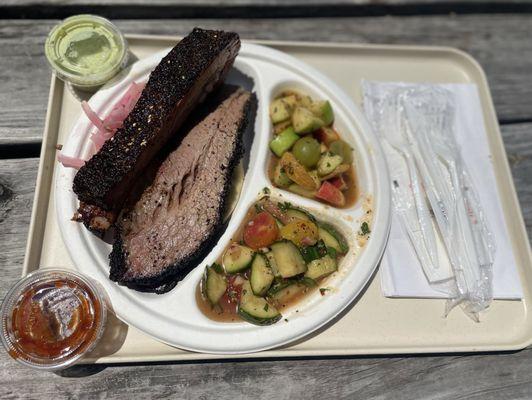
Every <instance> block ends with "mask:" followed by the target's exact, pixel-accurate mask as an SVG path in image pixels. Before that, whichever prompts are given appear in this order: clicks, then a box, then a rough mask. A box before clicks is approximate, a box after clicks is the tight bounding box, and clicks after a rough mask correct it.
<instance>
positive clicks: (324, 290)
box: [320, 287, 331, 296]
mask: <svg viewBox="0 0 532 400" xmlns="http://www.w3.org/2000/svg"><path fill="white" fill-rule="evenodd" d="M330 290H331V289H330V288H327V287H322V288H320V294H321V295H322V296H325V293H327V292H329V291H330Z"/></svg>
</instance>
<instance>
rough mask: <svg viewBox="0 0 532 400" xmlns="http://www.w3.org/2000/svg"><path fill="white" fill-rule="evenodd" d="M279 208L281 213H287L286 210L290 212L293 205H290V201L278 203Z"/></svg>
mask: <svg viewBox="0 0 532 400" xmlns="http://www.w3.org/2000/svg"><path fill="white" fill-rule="evenodd" d="M277 206H278V207H279V209H280V210H281V211H286V210H289V209H290V208H292V204H290V202H288V201H285V202H282V203H281V202H279V203H277Z"/></svg>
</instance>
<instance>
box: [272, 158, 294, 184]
mask: <svg viewBox="0 0 532 400" xmlns="http://www.w3.org/2000/svg"><path fill="white" fill-rule="evenodd" d="M273 183H275V184H276V185H277V186H279V187H282V188H286V187H288V186H290V185H291V184H292V180H291V179H290V178H289V177H288V175H286V172H285V171H284V169H283V167H282V166H281V163H277V165H276V166H275V169H274V170H273Z"/></svg>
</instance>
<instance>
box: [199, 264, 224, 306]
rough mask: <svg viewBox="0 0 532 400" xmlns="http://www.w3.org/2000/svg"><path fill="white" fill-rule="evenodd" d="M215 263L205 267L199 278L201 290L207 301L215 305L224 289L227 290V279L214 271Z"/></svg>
mask: <svg viewBox="0 0 532 400" xmlns="http://www.w3.org/2000/svg"><path fill="white" fill-rule="evenodd" d="M216 267H220V266H219V265H217V264H213V265H211V266H210V267H207V268H205V272H204V273H203V278H202V280H201V292H202V294H203V297H205V298H206V299H207V300H208V301H209V303H211V304H212V305H215V304H217V303H218V301H220V299H221V298H222V296H223V295H224V293H225V291H226V290H227V281H226V280H225V276H223V275H222V274H220V273H218V272H216Z"/></svg>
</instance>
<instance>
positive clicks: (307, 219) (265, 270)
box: [196, 197, 348, 325]
mask: <svg viewBox="0 0 532 400" xmlns="http://www.w3.org/2000/svg"><path fill="white" fill-rule="evenodd" d="M347 251H348V246H347V242H346V240H345V238H344V237H343V236H342V235H341V234H340V233H339V232H338V230H337V229H335V227H334V226H332V225H330V224H328V223H325V222H323V221H320V220H318V219H316V218H315V217H314V216H313V215H312V214H311V213H309V212H308V211H306V210H304V209H302V208H299V207H296V206H294V205H292V204H290V203H287V202H284V203H282V202H279V203H278V202H274V201H272V200H270V199H269V198H268V197H265V198H263V199H261V200H260V201H258V202H257V203H256V204H255V205H254V206H253V207H252V208H251V209H250V210H249V211H248V213H247V214H246V217H245V219H244V221H243V224H242V226H241V227H240V229H239V230H238V231H237V232H236V234H235V235H234V237H233V239H232V240H231V243H230V244H229V246H228V247H227V248H226V249H225V252H224V253H223V255H222V257H221V259H219V260H218V262H216V263H214V264H212V265H210V266H207V267H206V269H205V272H204V275H203V278H202V280H201V282H200V284H199V286H198V289H197V292H196V298H197V302H198V306H199V308H200V310H201V311H202V312H203V313H204V314H205V315H206V316H207V317H208V318H210V319H213V320H215V321H220V322H237V321H247V322H250V323H252V324H256V325H270V324H274V323H276V322H278V321H279V320H280V319H282V312H283V310H285V309H287V308H289V307H291V306H293V305H295V304H297V303H298V302H300V301H301V300H302V299H303V298H305V297H307V296H309V295H310V294H312V293H314V292H315V291H316V290H320V292H321V294H324V293H325V291H326V290H328V289H327V288H326V287H325V286H326V285H324V283H325V281H326V279H327V277H328V276H330V275H331V274H333V273H334V272H336V271H337V270H338V264H339V263H340V261H341V259H342V257H343V256H344V255H345V254H346V253H347Z"/></svg>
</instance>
